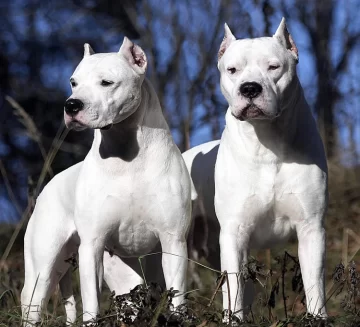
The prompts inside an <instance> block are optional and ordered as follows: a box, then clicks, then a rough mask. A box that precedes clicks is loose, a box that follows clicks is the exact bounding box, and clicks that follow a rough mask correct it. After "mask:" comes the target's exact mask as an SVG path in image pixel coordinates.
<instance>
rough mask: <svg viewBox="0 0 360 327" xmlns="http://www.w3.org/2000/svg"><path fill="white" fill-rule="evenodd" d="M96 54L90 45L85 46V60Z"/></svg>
mask: <svg viewBox="0 0 360 327" xmlns="http://www.w3.org/2000/svg"><path fill="white" fill-rule="evenodd" d="M94 53H95V52H94V50H93V49H92V48H91V46H90V44H89V43H85V44H84V58H85V57H88V56H91V55H93V54H94Z"/></svg>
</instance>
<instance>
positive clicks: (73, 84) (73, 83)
mask: <svg viewBox="0 0 360 327" xmlns="http://www.w3.org/2000/svg"><path fill="white" fill-rule="evenodd" d="M70 84H71V86H72V87H75V86H76V85H77V83H76V82H75V80H74V79H73V78H70Z"/></svg>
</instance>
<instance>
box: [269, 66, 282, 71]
mask: <svg viewBox="0 0 360 327" xmlns="http://www.w3.org/2000/svg"><path fill="white" fill-rule="evenodd" d="M278 68H280V65H270V66H269V70H276V69H278Z"/></svg>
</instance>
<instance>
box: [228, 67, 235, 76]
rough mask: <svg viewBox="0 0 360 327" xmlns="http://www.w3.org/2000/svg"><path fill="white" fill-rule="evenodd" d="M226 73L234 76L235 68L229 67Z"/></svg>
mask: <svg viewBox="0 0 360 327" xmlns="http://www.w3.org/2000/svg"><path fill="white" fill-rule="evenodd" d="M227 71H228V72H229V73H230V74H231V75H234V74H235V73H236V68H234V67H230V68H228V69H227Z"/></svg>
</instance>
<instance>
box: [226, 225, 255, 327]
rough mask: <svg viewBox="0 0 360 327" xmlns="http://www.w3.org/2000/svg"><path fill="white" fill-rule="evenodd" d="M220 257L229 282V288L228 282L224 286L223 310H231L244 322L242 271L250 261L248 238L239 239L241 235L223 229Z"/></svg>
mask: <svg viewBox="0 0 360 327" xmlns="http://www.w3.org/2000/svg"><path fill="white" fill-rule="evenodd" d="M220 256H221V270H222V271H227V273H228V280H229V287H228V285H227V282H225V283H224V284H223V286H222V290H223V308H224V310H231V312H232V313H236V314H235V315H236V317H238V318H239V319H240V320H243V319H244V309H245V308H244V289H245V281H244V278H243V276H242V274H241V273H240V270H241V268H242V267H243V265H244V264H246V263H247V260H248V238H247V237H239V234H235V233H234V231H233V230H232V231H226V230H225V229H222V230H221V232H220ZM229 293H230V294H229ZM229 304H230V307H229ZM224 320H225V321H226V322H227V321H228V317H225V319H224Z"/></svg>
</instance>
